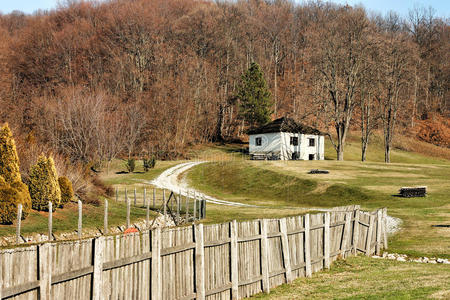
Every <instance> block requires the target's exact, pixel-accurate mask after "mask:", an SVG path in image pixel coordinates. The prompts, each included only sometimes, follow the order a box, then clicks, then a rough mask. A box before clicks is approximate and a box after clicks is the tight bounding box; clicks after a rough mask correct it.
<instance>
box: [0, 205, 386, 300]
mask: <svg viewBox="0 0 450 300" xmlns="http://www.w3.org/2000/svg"><path fill="white" fill-rule="evenodd" d="M355 209H358V207H355ZM378 214H380V215H377V213H372V214H369V213H365V212H359V213H356V212H355V211H348V210H346V209H340V210H336V211H332V212H331V213H330V219H329V223H330V228H329V232H328V234H327V235H328V236H329V237H330V241H329V253H330V262H331V261H332V260H334V259H336V258H337V256H338V255H339V254H343V255H344V256H346V255H347V253H349V250H350V249H352V245H353V243H354V242H357V247H358V251H359V252H365V250H366V249H368V252H367V253H368V254H372V253H374V251H380V250H381V247H382V246H384V245H385V242H384V236H383V235H384V230H385V223H384V217H385V216H384V211H381V210H380V211H379V212H378ZM358 218H359V220H354V219H358ZM308 220H309V221H308ZM325 221H326V219H325V214H315V215H308V216H298V217H290V218H286V219H282V220H278V219H277V220H261V221H257V220H255V221H249V222H240V223H238V222H232V223H231V224H230V223H226V224H215V225H208V226H203V239H201V234H200V232H199V228H201V227H202V225H200V226H189V227H179V228H171V229H164V230H160V229H157V230H154V231H152V232H150V231H144V232H140V233H132V234H126V235H117V236H106V237H101V238H99V239H96V242H95V243H97V242H98V240H103V251H101V253H100V254H101V256H103V259H102V263H100V260H98V257H97V256H98V254H99V253H97V255H94V254H95V252H96V251H95V249H96V247H95V246H94V240H93V239H84V240H77V241H67V242H56V243H50V244H49V243H47V244H44V246H43V247H42V249H45V247H48V248H49V251H48V254H49V255H48V256H47V258H45V253H44V252H45V251H41V255H42V257H41V268H43V271H42V272H43V273H42V276H39V274H38V267H39V266H38V257H37V256H38V255H39V251H38V247H37V246H29V247H23V248H16V249H10V250H2V251H0V295H2V296H3V297H7V296H13V297H11V298H12V299H37V297H38V295H39V286H42V287H43V288H42V289H43V291H44V293H43V294H42V295H43V297H42V299H48V298H51V299H90V298H91V297H92V296H93V298H97V299H100V298H110V299H150V297H151V299H194V298H201V299H206V298H207V299H211V300H212V299H214V300H215V299H230V298H231V299H241V298H243V297H247V296H251V295H254V294H256V293H259V292H262V291H268V290H269V289H270V288H271V287H274V286H276V285H279V284H281V283H284V282H286V281H289V278H292V279H294V278H296V277H299V276H305V274H306V273H307V272H310V271H307V270H311V272H315V271H317V270H320V269H322V268H323V267H324V261H325V257H324V254H325V245H326V243H325V241H326V240H325V239H324V235H325V232H326V227H325V226H323V225H324V224H325ZM356 222H357V224H355V223H356ZM327 223H328V220H327ZM370 224H372V226H371V230H370V231H371V232H369V227H368V226H369V225H370ZM309 228H310V229H311V230H310V231H309V230H308V229H309ZM194 229H195V230H194ZM195 231H196V232H195ZM195 234H197V236H195ZM249 238H251V239H249ZM196 240H197V243H195V241H196ZM201 240H203V244H202V243H200V241H201ZM305 245H306V246H307V247H305ZM98 251H99V248H97V252H98ZM264 253H265V254H264ZM50 256H51V260H50V261H51V263H50V262H48V263H46V264H42V263H43V262H45V261H49V259H50V258H49V257H50ZM93 256H95V257H93ZM96 257H97V258H96ZM308 261H310V262H311V264H310V267H307V266H308ZM24 266H25V267H24ZM289 266H290V268H289ZM45 267H47V268H48V269H49V270H50V269H51V274H50V272H47V271H45ZM233 270H234V271H233ZM289 270H290V271H289ZM202 273H203V276H202V275H201V274H202ZM289 273H290V274H291V275H290V276H289V275H288V274H289ZM196 277H197V278H196ZM46 278H47V279H46ZM48 278H50V280H51V281H52V282H53V283H52V284H51V288H48V285H49V284H48V283H49V279H48ZM202 278H203V279H202ZM39 279H42V281H39ZM93 286H94V288H93ZM46 287H47V288H46ZM46 289H47V290H48V291H49V293H47V292H45V290H46ZM20 292H24V293H22V294H20V295H18V294H17V293H20ZM44 296H45V297H44Z"/></svg>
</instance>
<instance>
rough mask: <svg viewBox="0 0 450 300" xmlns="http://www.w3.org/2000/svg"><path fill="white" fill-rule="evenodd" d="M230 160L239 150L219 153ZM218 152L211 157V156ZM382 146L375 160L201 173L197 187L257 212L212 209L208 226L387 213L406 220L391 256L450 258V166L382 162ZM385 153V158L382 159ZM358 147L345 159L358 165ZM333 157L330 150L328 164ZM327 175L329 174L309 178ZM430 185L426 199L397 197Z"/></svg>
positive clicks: (249, 165)
mask: <svg viewBox="0 0 450 300" xmlns="http://www.w3.org/2000/svg"><path fill="white" fill-rule="evenodd" d="M218 149H219V150H221V151H225V152H228V153H237V152H238V151H237V150H236V149H234V150H227V149H226V148H225V149H224V148H223V147H221V148H220V147H219V148H216V149H215V150H216V151H217V150H218ZM208 151H211V150H208ZM382 151H383V149H382V146H381V145H372V148H371V152H370V153H371V154H370V155H369V157H368V158H369V159H373V160H374V161H369V162H365V163H362V162H360V161H357V160H353V161H352V160H347V161H344V162H338V161H335V160H325V161H288V162H283V161H248V160H247V161H242V160H239V159H236V158H231V159H228V160H224V161H221V162H214V163H207V164H203V165H199V166H196V167H195V168H194V169H193V170H192V171H190V172H189V173H188V174H187V178H188V180H189V181H190V183H191V184H192V185H193V186H195V187H196V188H198V189H200V190H202V191H203V192H205V193H207V194H210V195H213V196H216V197H218V198H221V199H226V200H230V201H238V202H243V203H248V204H254V205H258V206H261V207H258V208H250V209H247V208H246V209H243V208H224V207H217V206H213V205H209V206H208V210H207V216H208V218H207V219H206V220H205V222H207V223H212V222H217V221H228V220H231V219H241V220H243V219H251V218H262V217H265V218H267V217H269V218H270V217H279V216H282V215H295V214H299V213H304V212H305V208H311V209H314V208H315V207H332V206H340V205H351V204H360V205H361V206H362V207H363V208H364V209H375V208H380V207H387V208H388V212H389V214H390V215H392V216H394V217H398V218H400V219H402V221H403V224H402V229H401V231H400V232H399V233H397V234H396V235H394V236H391V237H390V239H389V242H390V251H397V252H400V253H405V254H409V255H412V256H424V255H426V256H439V257H446V258H450V230H449V229H448V228H443V227H432V225H439V224H448V222H449V220H450V196H449V195H450V161H448V160H446V159H443V158H435V157H428V156H424V155H422V154H418V153H410V152H406V151H402V150H394V151H393V154H392V161H393V163H391V164H385V163H383V162H381V161H382V160H383V155H382V153H383V152H382ZM380 153H381V154H380ZM358 154H359V145H358V144H357V143H356V142H354V143H352V142H350V143H349V144H348V145H347V148H346V155H347V157H350V159H351V158H352V157H353V158H355V159H359V156H358ZM333 155H334V153H333V151H332V149H331V147H330V146H329V145H328V146H327V150H326V157H328V158H329V157H332V156H333ZM311 169H327V170H329V171H330V174H320V175H312V174H307V173H308V171H309V170H311ZM415 185H426V186H428V193H429V194H428V196H427V197H425V198H409V199H408V198H400V197H397V196H396V194H397V193H398V189H399V188H400V187H402V186H415Z"/></svg>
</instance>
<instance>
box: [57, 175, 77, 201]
mask: <svg viewBox="0 0 450 300" xmlns="http://www.w3.org/2000/svg"><path fill="white" fill-rule="evenodd" d="M58 183H59V188H60V190H61V201H60V203H59V204H58V207H63V206H64V205H65V204H66V203H68V202H69V201H70V200H72V198H73V196H74V194H73V187H72V182H70V180H69V178H67V177H65V176H61V177H59V178H58Z"/></svg>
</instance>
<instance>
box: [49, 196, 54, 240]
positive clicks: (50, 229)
mask: <svg viewBox="0 0 450 300" xmlns="http://www.w3.org/2000/svg"><path fill="white" fill-rule="evenodd" d="M52 205H53V204H52V202H50V201H49V202H48V240H49V241H53V232H52V231H53V207H52Z"/></svg>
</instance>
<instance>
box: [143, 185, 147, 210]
mask: <svg viewBox="0 0 450 300" xmlns="http://www.w3.org/2000/svg"><path fill="white" fill-rule="evenodd" d="M146 196H147V189H146V188H144V195H143V196H142V197H143V199H142V201H143V202H144V207H147V199H146V198H147V197H146Z"/></svg>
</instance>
